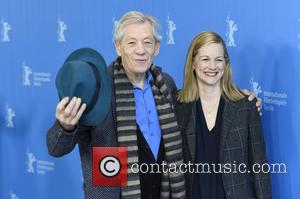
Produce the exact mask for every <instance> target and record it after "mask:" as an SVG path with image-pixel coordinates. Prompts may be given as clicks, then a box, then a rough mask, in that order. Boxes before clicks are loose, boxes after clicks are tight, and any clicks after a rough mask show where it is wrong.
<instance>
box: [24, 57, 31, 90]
mask: <svg viewBox="0 0 300 199" xmlns="http://www.w3.org/2000/svg"><path fill="white" fill-rule="evenodd" d="M31 74H32V70H31V68H30V67H29V66H28V65H26V64H25V62H24V63H23V86H30V85H31V82H30V79H29V76H30V75H31Z"/></svg>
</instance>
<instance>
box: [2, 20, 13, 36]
mask: <svg viewBox="0 0 300 199" xmlns="http://www.w3.org/2000/svg"><path fill="white" fill-rule="evenodd" d="M9 31H11V25H10V24H9V23H8V22H7V21H4V19H1V41H2V42H10V37H9Z"/></svg>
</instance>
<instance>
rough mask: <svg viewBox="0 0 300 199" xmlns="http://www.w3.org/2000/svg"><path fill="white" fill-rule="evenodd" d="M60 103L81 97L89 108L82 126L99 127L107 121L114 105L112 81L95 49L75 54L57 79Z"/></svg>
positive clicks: (68, 59)
mask: <svg viewBox="0 0 300 199" xmlns="http://www.w3.org/2000/svg"><path fill="white" fill-rule="evenodd" d="M55 83H56V88H57V91H58V95H59V98H60V100H61V99H62V98H64V97H69V98H70V99H71V98H72V97H80V98H81V99H82V103H86V105H87V107H86V110H85V111H84V113H83V115H82V116H81V118H80V120H79V124H83V125H88V126H95V125H97V124H100V123H101V122H102V121H103V120H104V119H105V117H106V115H107V112H108V110H109V108H110V101H111V79H110V76H109V74H108V72H107V66H106V63H105V61H104V59H103V57H102V56H101V55H100V54H99V53H98V52H97V51H95V50H93V49H91V48H80V49H78V50H75V51H74V52H72V53H71V54H70V55H69V56H68V58H67V59H66V61H65V62H64V64H63V66H62V67H61V68H60V70H59V71H58V73H57V76H56V82H55Z"/></svg>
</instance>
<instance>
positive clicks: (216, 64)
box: [193, 43, 226, 87]
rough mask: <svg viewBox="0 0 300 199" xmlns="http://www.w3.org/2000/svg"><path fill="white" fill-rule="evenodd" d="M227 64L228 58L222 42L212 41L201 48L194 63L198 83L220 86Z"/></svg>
mask: <svg viewBox="0 0 300 199" xmlns="http://www.w3.org/2000/svg"><path fill="white" fill-rule="evenodd" d="M225 65H226V60H225V57H224V49H223V46H222V44H219V43H211V44H208V45H205V46H202V47H201V48H199V49H198V53H197V55H196V56H195V58H194V63H193V68H194V70H195V72H196V76H197V82H198V84H199V83H200V84H203V85H206V86H213V87H215V86H220V80H221V78H222V76H223V74H224V68H225Z"/></svg>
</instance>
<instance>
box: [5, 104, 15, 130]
mask: <svg viewBox="0 0 300 199" xmlns="http://www.w3.org/2000/svg"><path fill="white" fill-rule="evenodd" d="M15 116H16V113H15V111H14V110H13V109H12V108H11V107H9V106H8V105H6V127H7V128H14V127H15V125H14V120H13V118H14V117H15Z"/></svg>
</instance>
